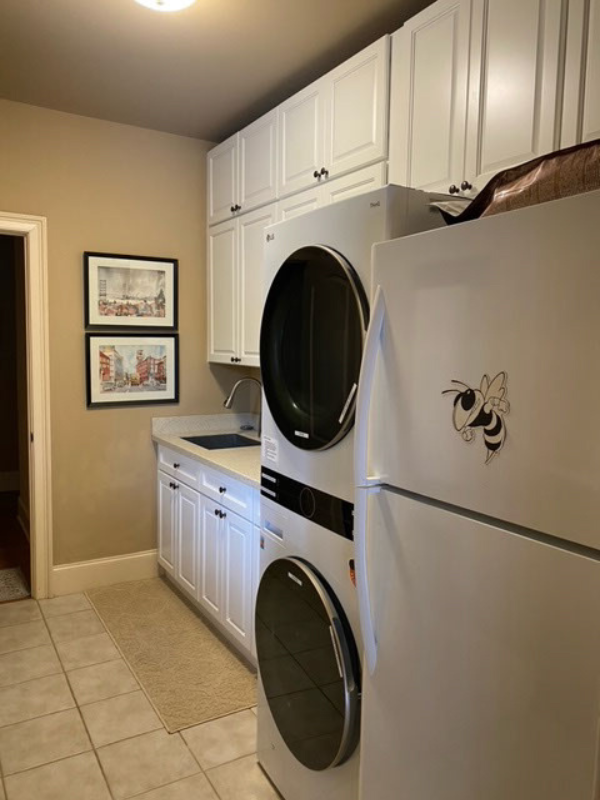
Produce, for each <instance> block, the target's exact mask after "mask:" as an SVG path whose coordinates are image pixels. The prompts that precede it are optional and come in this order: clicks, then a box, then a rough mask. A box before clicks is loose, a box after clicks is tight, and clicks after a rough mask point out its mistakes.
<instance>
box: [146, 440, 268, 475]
mask: <svg viewBox="0 0 600 800" xmlns="http://www.w3.org/2000/svg"><path fill="white" fill-rule="evenodd" d="M238 432H239V433H240V434H241V435H243V436H247V437H248V438H249V439H255V440H256V441H257V442H258V438H257V437H256V436H253V435H252V432H246V431H238ZM216 433H232V431H231V430H228V431H215V430H210V431H208V430H200V431H197V432H193V431H192V432H191V433H184V434H173V433H153V434H152V441H153V442H156V444H159V445H163V447H168V448H169V449H170V450H175V451H176V452H178V453H181V454H183V455H185V456H188V457H190V458H195V459H196V460H198V461H201V462H202V463H204V464H206V466H207V467H212V468H213V469H216V470H219V471H220V472H224V473H225V474H227V475H230V476H231V477H232V478H236V479H237V480H239V481H242V482H243V483H247V484H248V485H249V486H252V487H254V488H259V487H260V447H233V448H225V449H223V450H207V449H206V448H205V447H200V446H199V445H197V444H192V443H191V442H186V441H185V440H184V439H182V438H181V437H182V436H206V435H207V434H209V435H210V434H216Z"/></svg>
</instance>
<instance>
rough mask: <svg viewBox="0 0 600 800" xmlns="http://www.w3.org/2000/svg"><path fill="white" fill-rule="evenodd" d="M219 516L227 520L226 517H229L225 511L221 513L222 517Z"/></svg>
mask: <svg viewBox="0 0 600 800" xmlns="http://www.w3.org/2000/svg"><path fill="white" fill-rule="evenodd" d="M219 516H220V517H221V519H225V517H226V516H227V514H226V513H225V512H224V511H221V513H220V515H219Z"/></svg>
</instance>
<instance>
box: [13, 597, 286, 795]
mask: <svg viewBox="0 0 600 800" xmlns="http://www.w3.org/2000/svg"><path fill="white" fill-rule="evenodd" d="M255 751H256V716H255V714H254V713H253V711H252V710H250V711H241V712H239V713H237V714H231V715H230V716H228V717H223V718H221V719H218V720H214V721H212V722H206V723H204V724H202V725H197V726H195V727H194V728H188V729H187V730H184V731H182V732H181V733H176V734H169V733H168V732H167V731H166V730H165V728H164V727H163V725H162V723H161V721H160V719H159V717H158V716H157V715H156V713H155V711H154V709H153V708H152V706H151V705H150V703H149V702H148V700H147V699H146V696H145V694H144V692H143V691H142V690H141V688H140V686H139V684H138V682H137V680H136V678H135V677H134V675H133V674H132V673H131V672H130V670H129V668H128V666H127V664H126V663H125V662H124V661H123V659H122V658H121V657H120V655H119V652H118V650H117V649H116V648H115V646H114V644H113V643H112V640H111V638H110V636H109V635H108V634H107V633H106V631H105V628H104V625H103V623H102V621H101V620H100V619H99V617H98V616H97V615H96V613H95V612H94V610H93V609H92V608H91V606H90V604H89V603H88V601H87V598H86V597H85V596H84V595H81V594H80V595H70V596H69V597H60V598H56V599H53V600H42V601H41V602H40V603H38V602H36V601H35V600H23V601H21V602H18V603H11V604H8V605H0V771H1V779H0V800H126V798H130V797H136V798H140V800H277V798H279V795H278V794H277V792H276V791H275V790H274V789H273V787H272V786H271V784H270V783H269V782H268V781H267V779H266V778H265V777H264V775H263V774H262V772H261V770H260V768H259V767H258V765H257V763H256V754H255Z"/></svg>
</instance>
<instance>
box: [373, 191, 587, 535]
mask: <svg viewBox="0 0 600 800" xmlns="http://www.w3.org/2000/svg"><path fill="white" fill-rule="evenodd" d="M599 221H600V192H593V193H589V194H587V195H580V196H578V197H572V198H568V199H566V200H560V201H556V202H552V203H546V204H544V205H539V206H536V207H533V208H528V209H522V210H520V211H515V212H511V213H506V214H501V215H499V216H496V217H490V218H487V219H481V220H477V221H475V222H471V223H466V224H463V225H457V226H455V227H454V228H447V229H445V230H438V231H430V232H428V233H424V234H420V235H417V236H410V237H407V238H404V239H398V240H395V241H393V242H388V243H385V244H381V245H377V246H376V247H375V248H374V282H375V284H377V285H379V286H380V287H381V289H380V302H379V311H381V312H382V313H380V314H379V318H380V322H381V324H380V326H379V328H378V327H377V325H376V324H375V325H374V324H373V323H372V325H371V329H370V331H369V335H368V337H367V343H366V350H365V357H364V359H363V362H364V363H363V374H362V375H361V381H360V386H359V398H358V404H357V407H358V414H357V418H358V420H359V430H358V431H357V444H359V445H360V442H361V441H362V442H363V443H364V441H365V438H366V435H367V434H366V431H365V420H364V417H365V413H364V412H365V408H366V410H367V413H368V416H369V417H370V430H369V432H368V438H369V446H368V452H369V453H370V455H369V457H368V459H365V454H364V453H363V454H362V455H360V458H358V459H357V464H358V469H359V475H358V480H359V482H360V481H361V480H362V479H364V478H368V477H369V476H375V477H376V478H377V477H378V478H379V479H381V480H383V481H384V482H386V483H388V484H390V485H392V486H396V487H399V488H402V489H406V490H409V491H412V492H415V493H418V494H420V495H424V496H428V497H433V498H436V499H439V500H443V501H445V502H447V503H450V504H453V505H456V506H458V507H462V508H467V509H472V510H475V511H479V512H481V513H484V514H487V515H489V516H491V517H494V518H498V519H501V520H506V521H510V522H513V523H515V524H518V525H520V526H524V527H527V528H531V529H534V530H537V531H543V532H545V533H549V534H552V535H554V536H558V537H561V538H564V539H567V540H571V541H575V542H579V543H581V544H585V545H588V546H591V547H594V548H600V525H599V524H598V519H599V518H600V436H599V433H598V430H597V428H598V425H597V422H598V402H599V400H598V398H599V397H600V311H599V310H600V224H599ZM377 318H378V308H376V307H375V308H374V309H373V322H374V323H376V322H377ZM381 320H382V321H381ZM373 367H375V369H374V376H373V381H372V393H371V394H370V395H369V396H368V397H365V394H366V393H368V389H369V386H368V384H369V381H368V380H365V381H363V375H364V373H365V371H368V370H369V369H373ZM361 411H362V412H363V413H362V417H363V419H361ZM361 426H362V428H361Z"/></svg>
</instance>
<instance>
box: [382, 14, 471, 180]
mask: <svg viewBox="0 0 600 800" xmlns="http://www.w3.org/2000/svg"><path fill="white" fill-rule="evenodd" d="M470 22H471V0H438V2H437V3H434V4H433V5H432V6H429V8H426V9H425V10H424V11H422V12H421V13H420V14H417V15H416V16H415V17H413V18H412V19H410V20H408V22H406V23H405V25H404V27H402V28H400V30H399V31H397V32H396V33H395V34H394V35H393V36H392V69H391V91H390V172H389V180H390V183H397V184H400V185H402V186H412V187H413V188H415V189H425V190H428V191H435V192H447V191H448V189H449V187H450V186H451V185H452V184H455V185H456V186H458V185H459V184H460V182H461V181H462V179H463V175H464V159H465V136H466V127H467V90H468V66H469V29H470Z"/></svg>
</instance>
